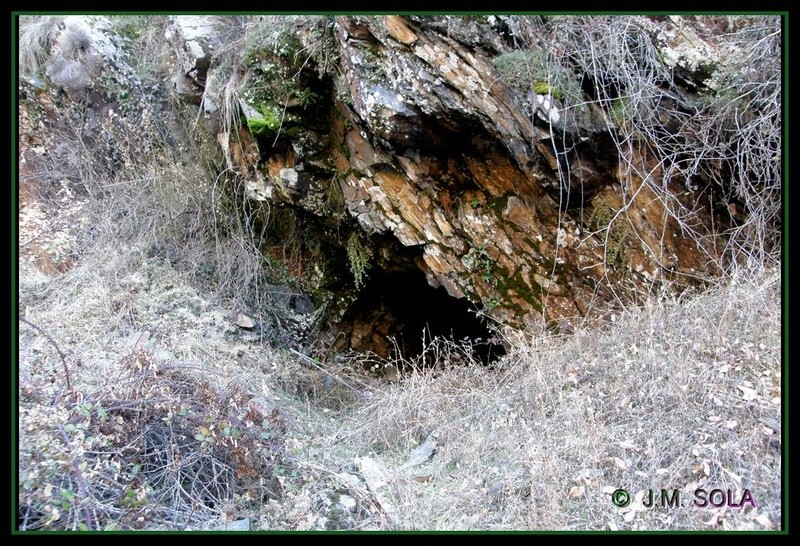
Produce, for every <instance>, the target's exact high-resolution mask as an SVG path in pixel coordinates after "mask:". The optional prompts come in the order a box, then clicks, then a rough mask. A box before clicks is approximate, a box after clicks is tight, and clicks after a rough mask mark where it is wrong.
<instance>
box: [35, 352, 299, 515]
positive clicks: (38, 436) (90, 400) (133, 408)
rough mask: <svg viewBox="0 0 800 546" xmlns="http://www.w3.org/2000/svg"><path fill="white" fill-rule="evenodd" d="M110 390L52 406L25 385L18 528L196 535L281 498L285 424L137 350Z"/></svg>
mask: <svg viewBox="0 0 800 546" xmlns="http://www.w3.org/2000/svg"><path fill="white" fill-rule="evenodd" d="M117 371H118V373H119V377H118V378H116V380H115V381H114V382H113V384H111V385H108V386H106V387H105V388H102V389H98V390H94V391H84V390H82V389H79V388H76V389H75V390H74V391H72V392H66V393H63V394H62V395H59V396H58V398H57V399H56V400H55V401H50V400H43V399H40V397H39V395H38V394H37V390H36V389H35V387H34V386H33V385H31V384H24V383H23V384H22V386H21V390H22V398H21V400H20V410H21V418H20V429H21V437H20V462H21V467H20V499H19V500H20V505H21V508H20V510H21V513H20V528H21V529H22V530H26V529H37V528H43V529H53V530H58V529H71V530H75V529H90V530H96V529H106V530H109V529H142V528H149V529H153V528H165V529H185V528H197V527H198V526H202V525H203V524H205V523H206V522H207V521H208V520H210V519H213V518H214V517H219V516H220V514H221V513H222V510H223V507H224V506H226V505H229V504H232V503H234V501H236V502H239V503H240V504H241V502H243V501H244V502H247V501H253V502H258V503H262V504H263V503H264V502H266V501H267V500H268V499H270V498H276V497H278V496H279V495H280V487H279V484H278V482H277V479H276V474H278V473H279V471H278V468H279V467H280V465H281V464H282V460H283V452H284V435H285V433H286V423H285V420H284V417H283V415H282V413H281V411H280V410H279V409H277V408H274V409H269V408H263V407H260V406H259V405H258V404H257V403H256V402H255V401H254V400H253V397H252V396H251V395H249V394H246V393H245V392H244V391H242V390H239V389H229V390H222V389H220V388H217V387H214V386H212V385H211V384H210V383H209V382H208V381H207V380H202V379H196V378H194V377H192V375H191V374H190V373H187V370H183V369H181V367H179V366H170V365H167V364H165V363H161V362H159V363H156V361H155V360H154V358H153V357H152V356H151V355H150V354H148V353H147V352H145V351H142V350H137V351H135V352H133V353H131V354H129V355H128V356H127V357H125V358H124V359H122V361H121V362H119V363H118V370H117Z"/></svg>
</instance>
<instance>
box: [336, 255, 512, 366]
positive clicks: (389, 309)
mask: <svg viewBox="0 0 800 546" xmlns="http://www.w3.org/2000/svg"><path fill="white" fill-rule="evenodd" d="M344 323H345V324H346V325H347V326H346V330H344V332H343V333H344V334H345V335H346V336H347V335H349V345H350V347H351V348H352V349H354V350H357V351H364V352H366V351H371V352H374V353H375V354H377V355H378V356H381V357H390V356H397V357H403V358H404V359H409V360H410V359H414V358H415V357H418V356H420V355H421V354H422V352H423V351H424V350H425V348H426V347H427V346H429V345H430V344H431V343H432V342H433V341H434V340H435V339H436V338H443V339H442V340H444V341H447V342H452V343H454V344H456V345H457V346H460V347H461V351H462V353H463V352H466V353H468V354H469V355H470V356H472V357H473V358H475V359H476V360H479V361H481V362H483V363H484V364H487V365H488V364H491V363H492V362H494V361H495V360H497V359H498V358H499V357H501V356H503V355H504V354H505V349H504V348H503V346H502V345H501V344H500V343H499V342H496V339H495V335H494V333H493V332H492V331H491V329H490V328H489V326H488V324H487V322H486V319H485V318H482V317H480V316H479V315H478V313H477V312H476V310H475V308H474V306H473V305H471V304H470V303H469V301H468V300H466V299H465V298H462V299H457V298H453V297H451V296H450V295H449V294H448V293H447V291H446V290H445V289H444V288H434V287H432V286H430V285H429V284H428V282H427V280H426V278H425V275H424V274H423V273H422V271H420V270H419V269H417V268H411V269H403V270H399V271H391V272H387V271H384V270H382V269H379V268H373V270H372V271H371V272H370V274H369V279H368V281H367V283H366V284H365V286H364V288H363V289H362V290H361V293H360V295H359V297H358V298H357V299H356V301H355V302H354V303H353V305H352V306H351V308H350V310H349V311H348V313H347V314H346V315H345V317H344Z"/></svg>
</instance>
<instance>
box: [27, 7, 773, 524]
mask: <svg viewBox="0 0 800 546" xmlns="http://www.w3.org/2000/svg"><path fill="white" fill-rule="evenodd" d="M32 22H35V23H36V24H37V25H41V26H40V27H37V28H36V29H33V30H31V32H34V30H35V34H30V35H29V36H27V38H25V39H26V40H28V42H29V46H28V54H27V55H28V57H24V58H22V61H24V63H27V64H23V65H24V66H28V67H29V69H30V70H31V71H34V70H35V67H41V66H43V63H45V62H46V60H47V59H46V53H47V51H49V47H50V46H49V45H48V44H51V43H52V42H53V40H55V35H53V36H50V35H49V34H48V33H49V32H50V30H53V29H55V30H54V32H55V31H57V29H58V26H57V24H56V22H54V21H49V22H48V21H45V20H38V19H37V20H36V21H32ZM123 22H124V21H123ZM153 22H154V23H158V22H159V21H158V20H153ZM156 30H157V29H156ZM140 31H141V32H145V31H144V30H142V29H138V30H137V28H136V27H134V28H132V29H131V32H140ZM154 32H155V30H153V29H150V30H149V31H147V36H149V37H150V39H148V40H146V41H144V42H140V43H144V44H145V45H147V44H151V45H152V47H154V48H155V47H156V45H157V44H156V42H157V40H155V39H153V36H155V35H156V34H157V33H156V34H154ZM48 36H49V37H48ZM37 40H38V41H37ZM148 47H149V46H148ZM20 53H21V55H22V54H23V53H24V52H23V51H22V49H21V51H20ZM140 53H143V54H144V53H146V52H143V51H140ZM303 53H304V54H307V53H308V52H303ZM26 58H27V60H25V59H26ZM143 58H146V59H147V66H146V67H144V68H143V70H145V71H146V72H148V73H155V72H158V71H159V70H161V68H160V64H159V63H158V61H157V59H155V57H154V56H153V55H150V56H146V55H145V56H144V57H143ZM39 100H47V99H46V98H44V96H43V95H42V96H40V97H39ZM51 106H53V109H52V111H56V108H55V106H54V105H51ZM73 106H74V105H73ZM173 106H174V105H169V104H163V105H162V107H163V110H160V112H161V113H162V114H163V116H162V117H161V119H160V120H155V121H153V120H151V121H152V123H151V124H147V125H146V126H145V128H146V129H147V130H148V131H149V132H148V134H149V135H150V137H151V138H150V139H137V138H135V135H138V134H140V132H139V131H138V129H139V128H141V127H142V126H140V125H136V124H135V123H134V122H133V121H132V120H133V119H138V118H137V117H136V116H133V117H131V118H125V116H124V112H123V114H121V115H122V117H123V119H121V120H119V123H120V126H121V127H122V128H123V129H124V130H122V131H121V132H119V133H111V132H110V133H109V134H110V135H111V136H112V137H113V138H114V139H115V142H114V145H115V146H114V149H115V150H116V152H117V153H118V154H119V155H118V156H117V157H116V159H115V164H114V165H108V164H105V163H102V162H99V161H89V160H87V158H98V157H103V154H97V153H95V152H96V149H92V148H91V147H90V145H89V144H88V143H87V142H86V141H84V140H82V138H81V135H82V133H81V130H82V128H81V126H80V125H79V124H78V123H79V122H77V121H76V119H82V118H74V117H70V116H71V115H72V114H71V111H70V104H69V102H67V103H66V104H59V105H58V108H59V109H58V111H59V112H61V113H62V114H63V123H61V124H59V126H58V127H57V128H54V129H53V130H52V131H50V132H47V133H45V134H40V132H37V131H36V129H35V128H36V127H39V125H38V124H37V123H38V122H37V119H35V118H36V116H35V113H34V112H33V109H31V112H30V116H29V118H26V119H28V121H29V122H30V123H29V124H28V125H25V124H21V128H22V130H23V132H24V131H28V130H30V133H32V134H34V135H37V138H38V140H36V142H33V141H32V142H30V143H27V144H28V146H27V147H28V148H30V149H31V150H34V148H41V149H42V151H43V153H41V154H40V157H38V158H36V161H33V160H31V162H30V168H29V170H27V171H26V172H25V177H26V179H25V181H24V182H25V183H26V184H27V186H28V187H29V188H30V189H31V192H30V195H28V197H27V198H26V200H25V202H24V203H23V204H22V206H23V209H22V210H21V211H20V213H21V216H20V236H21V243H22V247H21V253H20V256H21V257H24V260H22V261H21V262H20V278H19V280H20V284H19V294H18V298H19V303H20V306H21V314H22V316H24V317H25V318H26V319H27V320H28V321H31V322H32V323H34V324H36V325H38V326H39V327H41V328H42V329H43V330H44V331H45V332H47V333H48V335H50V336H51V337H52V339H53V340H54V341H55V342H56V343H57V344H58V345H59V347H60V349H61V350H62V351H63V352H64V353H65V354H66V366H67V368H68V370H69V373H70V380H71V386H72V390H71V391H69V390H68V389H67V388H66V380H65V377H64V368H63V363H62V361H61V358H60V355H59V354H58V351H57V350H56V349H55V347H54V346H53V344H52V343H51V342H50V341H49V340H48V339H46V338H45V337H44V336H43V335H42V334H41V332H39V331H37V330H35V329H33V328H31V327H29V326H27V325H25V324H20V325H19V348H20V354H19V390H18V392H17V396H18V401H19V430H20V438H19V453H20V459H19V464H20V467H19V480H18V495H19V501H20V504H21V505H22V510H21V514H20V515H21V517H22V521H21V524H22V526H23V528H26V529H33V528H40V527H41V528H46V529H82V528H89V529H109V528H117V529H138V528H144V529H185V528H192V529H197V528H206V527H208V526H210V525H213V524H214V523H215V522H217V521H219V520H223V521H224V520H230V519H235V518H237V517H249V518H250V519H251V521H252V522H253V525H254V528H258V529H341V528H344V529H379V530H384V529H603V528H618V529H720V528H722V529H727V528H735V529H751V528H755V529H762V528H769V527H770V526H778V525H779V522H780V520H781V516H782V514H781V503H780V500H781V499H780V497H779V495H780V491H781V471H782V469H781V458H780V451H781V445H782V444H781V430H780V420H781V405H780V383H781V370H780V367H779V364H778V363H779V362H780V354H779V347H780V295H779V293H780V291H779V280H780V278H779V275H778V274H777V273H775V272H772V271H761V272H758V273H747V270H744V269H742V270H741V271H740V272H739V273H738V274H737V275H736V276H734V277H733V278H732V279H730V282H729V283H725V284H722V285H720V286H719V287H718V288H716V289H714V290H712V291H711V292H709V293H707V294H699V295H695V296H694V297H692V298H689V297H688V296H686V297H684V299H682V300H660V301H659V300H651V301H650V302H649V303H648V304H647V305H645V306H644V307H643V308H641V309H629V310H627V311H625V312H623V313H621V314H620V315H618V316H617V317H616V320H615V322H614V323H611V324H608V325H607V326H605V327H603V328H595V329H592V330H589V329H581V330H578V331H576V332H575V333H574V334H571V335H569V336H553V335H551V334H546V333H536V334H533V333H514V332H507V333H506V334H505V335H506V339H507V341H508V343H509V345H510V350H509V352H508V354H507V356H506V357H504V358H503V359H502V360H501V361H500V362H499V363H497V364H496V365H495V366H494V367H493V368H485V367H482V366H479V365H476V364H475V363H470V362H469V358H468V357H467V355H466V354H465V353H464V352H463V351H461V350H460V349H459V348H458V347H454V346H448V345H446V344H445V345H432V346H431V347H430V352H429V353H426V355H425V356H426V358H428V357H430V358H432V359H433V360H434V361H436V362H441V361H443V360H450V361H451V362H452V361H455V360H458V361H460V362H459V364H460V365H459V366H455V367H439V368H424V369H423V368H421V369H418V370H417V372H416V373H407V374H405V375H404V376H403V378H402V380H400V381H399V382H398V381H397V378H398V377H399V376H397V375H396V374H395V373H391V374H390V373H389V372H394V371H396V370H397V369H399V368H400V367H402V365H405V364H408V363H404V362H394V363H389V364H390V365H388V366H385V370H383V371H384V372H385V374H386V375H385V376H388V375H391V376H392V381H388V382H382V383H379V382H378V381H377V380H376V379H375V378H374V377H368V376H366V375H364V374H363V373H361V372H360V370H361V369H364V368H368V367H370V365H371V364H376V363H375V362H374V361H371V360H369V359H368V358H366V357H361V358H359V359H348V358H341V359H339V360H337V361H335V362H325V363H322V362H317V361H314V360H311V359H309V358H308V357H304V356H302V355H298V354H297V353H293V352H287V351H282V350H279V349H274V348H270V347H269V346H268V345H266V344H264V341H265V336H264V335H263V332H264V328H268V326H269V316H270V314H271V313H273V312H275V311H274V310H273V309H271V308H270V305H269V301H268V299H267V297H266V295H265V286H264V284H263V280H262V278H261V277H260V275H261V272H262V268H263V265H264V264H263V262H262V259H261V256H260V255H259V253H258V249H257V246H258V244H259V242H260V241H259V240H258V234H257V233H255V231H254V230H253V228H252V226H251V225H250V224H249V222H250V219H249V217H248V216H247V214H241V213H242V211H243V210H244V209H243V204H242V202H241V200H237V199H238V198H237V197H236V196H237V195H238V194H237V192H236V187H235V185H234V184H235V182H233V181H232V180H229V179H226V178H225V177H224V176H219V177H218V176H216V174H214V173H215V172H218V169H219V167H220V164H221V163H215V161H214V158H213V155H212V154H211V152H210V150H207V149H202V148H199V147H198V148H197V149H192V148H193V146H186V145H184V146H183V147H181V146H179V145H178V144H176V142H177V141H180V142H189V143H196V142H202V141H203V140H204V139H203V138H202V137H201V136H198V135H197V134H181V133H178V132H177V131H176V127H177V128H180V127H181V124H180V123H178V122H179V121H180V120H181V119H182V118H181V114H180V112H179V111H176V110H172V109H171V108H172V107H173ZM73 113H74V112H73ZM27 115H28V114H27V113H26V116H27ZM137 115H138V114H137ZM191 119H194V116H193V115H192V116H191ZM28 121H26V122H25V123H26V124H27V123H28ZM198 130H202V127H201V126H200V127H199V129H198ZM26 134H27V133H26ZM141 134H144V132H142V133H141ZM39 137H40V138H39ZM195 137H197V140H196V141H195V140H193V138H195ZM37 153H38V152H37ZM209 157H210V158H211V159H207V158H209ZM203 159H206V161H203ZM217 159H219V158H218V157H217ZM67 218H68V219H69V220H68V221H67V220H66V219H67ZM26 241H30V245H29V246H26V245H25V243H26ZM36 241H49V243H50V244H49V246H44V245H43V244H39V243H38V242H36ZM42 259H46V260H47V261H48V262H51V263H52V264H55V266H59V267H49V268H45V271H44V272H42V271H41V269H42V267H41V263H39V262H40V261H41V260H42ZM60 265H64V266H63V267H60ZM256 309H257V310H261V313H262V314H260V315H258V314H256V313H254V314H256V315H257V316H256V318H257V321H258V322H259V323H260V324H259V325H260V326H261V328H262V330H261V332H259V331H258V329H256V330H253V331H247V330H243V329H241V328H239V327H237V326H235V325H234V324H233V317H235V314H236V313H238V312H242V311H253V310H256ZM377 364H379V366H380V367H384V363H377ZM415 364H419V362H417V363H415ZM412 368H413V366H412ZM231 402H234V403H233V404H231ZM254 408H255V409H254ZM274 412H277V413H274ZM265 421H266V425H265V424H264V423H265ZM226 429H227V430H228V432H227V433H226V432H225V430H226ZM233 429H237V430H238V434H239V436H238V437H236V438H234V435H233V432H232V430H233ZM262 433H267V436H263V435H262ZM234 439H236V440H237V441H234ZM429 442H436V444H437V446H438V447H437V451H436V453H435V454H434V456H433V458H432V459H431V460H430V461H427V456H425V457H423V458H422V459H421V460H413V459H414V457H416V454H419V453H420V450H422V448H424V447H425V446H429V445H430V444H429ZM264 447H268V448H269V449H268V451H269V453H267V452H264V451H263V450H262V451H259V449H261V448H264ZM422 453H423V455H425V452H424V450H423V451H422ZM412 463H413V464H412ZM255 474H258V476H259V478H260V477H263V478H264V481H261V480H260V479H256V478H255ZM382 482H385V483H382ZM700 486H705V487H708V488H711V487H714V488H721V489H728V488H730V489H732V490H733V491H734V493H735V495H737V496H740V495H741V491H742V490H743V489H745V488H747V489H749V490H750V491H752V494H753V496H754V497H755V499H756V501H757V502H758V506H757V508H748V509H745V510H736V509H732V510H720V511H712V510H707V509H698V508H695V507H692V506H688V503H689V502H690V501H691V498H690V496H689V495H690V493H691V492H692V491H693V490H694V489H695V488H697V487H700ZM618 487H625V488H627V489H628V490H629V491H630V492H631V493H632V494H635V493H637V492H638V491H642V490H645V489H649V488H652V489H660V488H662V487H663V488H670V489H672V488H681V489H683V490H684V491H685V492H686V497H685V498H686V499H688V500H687V501H686V503H687V506H685V507H684V508H681V509H675V510H664V509H655V510H640V509H636V510H630V509H628V510H620V509H616V508H614V507H613V506H612V505H611V502H610V500H609V491H611V490H613V489H616V488H618ZM633 506H634V507H640V505H639V504H638V503H634V505H633Z"/></svg>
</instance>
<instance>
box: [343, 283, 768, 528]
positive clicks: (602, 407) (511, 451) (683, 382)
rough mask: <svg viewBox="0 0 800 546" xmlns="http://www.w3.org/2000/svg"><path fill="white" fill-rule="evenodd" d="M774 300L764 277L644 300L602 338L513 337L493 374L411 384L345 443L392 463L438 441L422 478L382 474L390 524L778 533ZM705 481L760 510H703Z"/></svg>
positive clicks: (346, 429)
mask: <svg viewBox="0 0 800 546" xmlns="http://www.w3.org/2000/svg"><path fill="white" fill-rule="evenodd" d="M779 301H780V299H779V276H778V275H777V274H775V273H769V272H767V273H761V274H759V275H757V276H755V277H752V278H746V277H744V276H742V277H738V278H734V279H732V281H731V283H730V285H728V286H722V287H720V288H718V289H716V290H715V291H713V292H711V293H709V294H704V295H700V296H697V297H696V298H694V299H687V300H686V301H680V302H678V301H668V302H651V303H650V304H648V305H646V306H645V307H644V308H643V309H637V310H630V311H628V312H625V313H623V314H622V315H621V316H619V317H618V318H617V319H616V322H615V323H614V324H611V325H609V326H608V327H607V328H604V329H601V330H594V331H578V332H576V333H575V334H572V335H570V336H563V337H547V336H544V337H543V336H529V335H525V334H516V335H514V336H513V345H514V347H513V349H512V351H511V352H510V354H509V355H508V356H507V357H505V358H504V359H503V361H502V364H501V365H499V366H498V368H497V369H496V370H487V369H485V368H476V367H473V368H469V367H468V368H459V369H453V370H449V371H445V372H443V373H433V372H430V373H427V374H424V373H423V374H416V375H413V376H412V377H410V378H408V379H407V380H406V381H404V382H403V383H402V384H400V385H397V386H394V387H391V388H388V389H386V390H385V391H383V392H381V393H380V394H379V395H377V396H375V397H374V398H373V399H372V400H371V401H370V402H369V403H368V404H366V405H365V406H364V407H362V408H359V410H358V411H357V412H356V414H355V415H354V416H353V418H352V419H351V420H349V421H348V424H347V425H344V426H343V427H342V432H341V433H340V437H344V438H347V440H346V441H347V442H352V443H353V444H354V445H358V446H359V450H360V451H361V453H368V452H369V451H372V452H373V453H375V452H377V453H383V454H381V455H374V456H376V457H379V458H380V460H382V461H383V464H384V465H385V466H386V468H392V467H393V466H396V465H398V464H399V463H402V460H403V457H402V454H403V453H407V452H408V451H410V450H411V449H412V448H413V446H414V445H415V442H419V441H422V440H423V439H424V438H426V437H427V436H428V435H429V434H432V433H433V434H435V435H436V437H437V439H438V442H439V444H440V448H439V451H438V453H437V454H436V456H435V458H434V459H433V461H432V462H431V463H430V464H429V465H427V466H425V467H420V468H418V469H417V468H415V469H414V470H415V471H416V478H414V477H413V476H410V475H409V474H408V473H402V472H401V473H396V472H390V471H388V470H387V475H389V476H392V480H391V481H390V487H391V492H392V495H393V498H394V500H395V503H396V504H397V505H398V506H399V507H400V509H399V512H400V518H399V520H398V521H395V522H393V526H394V527H396V528H402V529H609V528H611V529H617V528H618V529H762V528H764V527H765V526H766V527H770V526H771V525H774V526H779V525H780V521H781V498H780V492H781V453H780V452H781V440H780V437H781V436H780V434H781V432H780V426H779V425H777V424H778V423H780V420H781V400H780V374H781V371H780V366H779V363H780V353H779V348H780V305H779ZM776 426H777V428H776ZM698 487H704V488H706V489H709V490H710V489H712V488H719V489H723V490H727V489H730V490H732V491H733V492H734V496H735V498H736V501H737V502H738V501H739V500H741V498H742V495H743V491H744V489H749V490H750V491H751V492H752V495H753V496H754V498H755V499H756V501H757V503H758V506H757V508H754V509H751V508H746V509H741V510H740V509H735V508H734V509H728V510H726V509H724V508H723V509H719V510H717V509H705V508H697V507H694V506H693V505H692V503H693V500H694V497H693V496H692V495H693V492H694V491H695V489H697V488H698ZM617 488H625V489H627V490H628V491H629V492H630V494H631V497H634V495H635V494H636V493H638V492H640V491H645V490H649V489H653V490H656V491H660V489H661V488H666V489H670V490H672V489H681V491H682V493H683V495H684V496H683V501H682V502H683V508H680V509H652V510H644V509H642V506H641V504H637V503H633V504H632V505H631V506H632V507H634V508H636V509H634V510H627V511H626V510H623V509H617V508H615V507H614V506H613V505H612V503H611V501H610V493H611V492H612V491H613V490H615V489H617ZM757 518H759V519H757Z"/></svg>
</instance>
